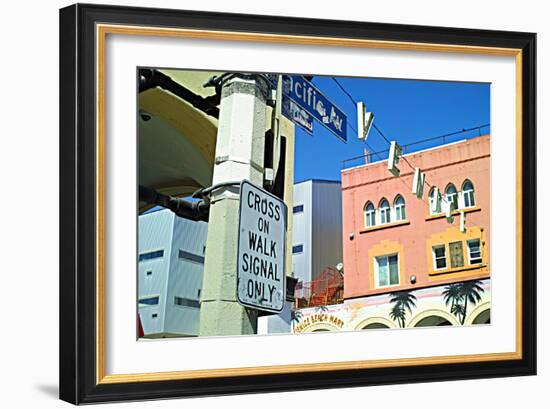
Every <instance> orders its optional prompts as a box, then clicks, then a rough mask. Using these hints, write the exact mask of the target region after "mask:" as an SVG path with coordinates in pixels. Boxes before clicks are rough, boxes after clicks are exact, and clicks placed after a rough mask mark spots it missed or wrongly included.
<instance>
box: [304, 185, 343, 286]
mask: <svg viewBox="0 0 550 409" xmlns="http://www.w3.org/2000/svg"><path fill="white" fill-rule="evenodd" d="M311 201H312V205H313V208H312V223H311V226H312V234H311V240H312V248H313V249H314V251H313V252H312V258H311V260H312V261H311V266H312V267H311V268H312V279H313V280H315V279H316V278H317V277H318V276H320V275H321V273H322V272H323V270H324V269H325V268H326V267H335V266H336V264H338V263H339V262H341V261H342V185H341V184H340V183H339V182H331V181H314V183H313V189H312V200H311Z"/></svg>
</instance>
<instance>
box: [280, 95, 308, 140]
mask: <svg viewBox="0 0 550 409" xmlns="http://www.w3.org/2000/svg"><path fill="white" fill-rule="evenodd" d="M282 113H283V115H284V116H285V117H287V118H288V119H290V120H291V121H292V122H294V123H295V124H296V125H299V126H300V127H301V128H302V129H303V130H304V131H306V132H307V133H308V134H310V135H313V118H312V117H311V115H309V114H308V113H307V111H306V110H304V109H302V108H301V107H300V106H298V105H297V104H296V103H295V102H294V101H292V100H291V99H290V98H289V97H287V96H283V109H282Z"/></svg>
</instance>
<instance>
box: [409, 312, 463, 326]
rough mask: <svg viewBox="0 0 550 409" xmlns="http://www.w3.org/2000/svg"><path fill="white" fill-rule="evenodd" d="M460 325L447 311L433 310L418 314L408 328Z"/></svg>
mask: <svg viewBox="0 0 550 409" xmlns="http://www.w3.org/2000/svg"><path fill="white" fill-rule="evenodd" d="M450 325H460V324H459V322H458V321H457V320H456V318H455V317H454V316H452V315H451V314H449V313H448V312H447V311H443V310H438V309H432V310H426V311H423V312H421V313H420V314H417V315H416V316H415V317H414V318H413V319H412V320H411V321H410V323H409V325H407V327H409V328H412V327H444V326H450Z"/></svg>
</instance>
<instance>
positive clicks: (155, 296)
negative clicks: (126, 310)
mask: <svg viewBox="0 0 550 409" xmlns="http://www.w3.org/2000/svg"><path fill="white" fill-rule="evenodd" d="M155 298H156V300H157V302H156V303H154V304H147V303H142V300H152V299H155ZM159 304H160V294H159V295H145V296H143V297H139V298H138V307H139V308H149V307H156V306H158V305H159Z"/></svg>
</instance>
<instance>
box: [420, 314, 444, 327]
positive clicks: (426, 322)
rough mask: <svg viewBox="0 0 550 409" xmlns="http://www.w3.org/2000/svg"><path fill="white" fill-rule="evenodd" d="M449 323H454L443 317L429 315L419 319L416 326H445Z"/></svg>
mask: <svg viewBox="0 0 550 409" xmlns="http://www.w3.org/2000/svg"><path fill="white" fill-rule="evenodd" d="M448 325H453V324H451V322H449V321H448V320H447V319H445V318H443V317H440V316H437V315H430V316H429V317H426V318H422V319H421V320H420V321H418V322H417V324H416V325H415V327H445V326H448Z"/></svg>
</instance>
